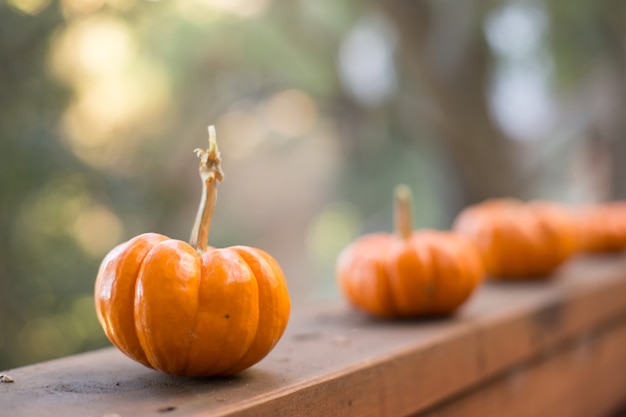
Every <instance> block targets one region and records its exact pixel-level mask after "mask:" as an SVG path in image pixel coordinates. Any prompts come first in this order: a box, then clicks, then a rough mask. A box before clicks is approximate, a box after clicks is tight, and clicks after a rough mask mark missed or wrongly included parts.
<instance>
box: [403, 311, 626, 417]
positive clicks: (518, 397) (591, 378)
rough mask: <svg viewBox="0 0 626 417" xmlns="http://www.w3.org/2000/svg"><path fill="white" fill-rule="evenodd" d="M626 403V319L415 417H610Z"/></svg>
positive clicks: (624, 317)
mask: <svg viewBox="0 0 626 417" xmlns="http://www.w3.org/2000/svg"><path fill="white" fill-rule="evenodd" d="M624 401H626V315H624V316H623V317H622V318H621V319H620V320H619V321H617V322H616V323H611V325H610V326H604V327H601V328H599V329H596V330H594V331H592V332H589V333H588V334H586V335H582V336H580V337H578V338H577V339H575V340H573V341H571V342H570V343H567V344H565V345H564V346H562V347H561V348H560V349H556V350H554V351H552V352H549V353H547V354H546V355H545V356H540V357H538V358H533V359H531V360H530V361H528V362H526V363H522V364H518V365H516V366H513V367H511V368H509V369H507V370H506V371H505V373H504V374H503V375H501V376H499V377H497V378H495V379H493V380H491V381H489V382H488V383H486V384H484V385H482V386H478V387H472V389H471V390H470V391H469V392H466V393H464V394H463V395H459V396H454V397H452V398H449V399H448V400H447V401H446V403H445V404H443V405H440V406H437V407H435V408H434V409H432V410H430V411H428V412H425V413H420V414H418V415H416V416H415V417H484V416H504V415H506V416H507V417H525V416H571V417H606V416H608V415H609V414H610V413H611V412H614V411H616V409H617V408H618V407H619V406H620V405H621V404H622V403H623V402H624Z"/></svg>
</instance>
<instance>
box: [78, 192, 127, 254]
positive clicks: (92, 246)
mask: <svg viewBox="0 0 626 417" xmlns="http://www.w3.org/2000/svg"><path fill="white" fill-rule="evenodd" d="M123 231H124V228H123V226H122V222H121V221H120V219H119V218H118V217H117V216H116V215H115V213H113V212H112V211H111V210H109V209H108V208H106V207H104V206H102V205H99V204H95V203H94V204H91V205H89V206H87V207H85V208H84V209H83V210H81V212H80V214H79V215H78V217H77V218H76V221H75V222H74V225H73V226H72V235H73V236H74V238H75V239H76V241H77V242H78V243H79V244H80V247H81V248H82V249H83V250H84V251H85V252H86V253H88V254H89V255H91V256H93V257H102V256H103V255H105V254H106V253H107V252H108V251H109V250H110V249H111V248H112V247H114V246H115V245H116V244H118V243H119V242H120V238H121V236H122V233H123Z"/></svg>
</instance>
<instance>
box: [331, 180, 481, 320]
mask: <svg viewBox="0 0 626 417" xmlns="http://www.w3.org/2000/svg"><path fill="white" fill-rule="evenodd" d="M410 195H411V194H410V190H409V189H408V187H406V186H399V187H398V188H397V189H396V209H395V210H396V233H395V234H389V233H375V234H369V235H364V236H362V237H360V238H359V239H357V240H355V241H354V242H352V243H351V244H350V245H349V246H347V247H346V248H345V249H344V250H343V251H342V253H341V254H340V255H339V257H338V260H337V265H336V276H337V279H338V281H339V284H340V287H341V289H342V290H343V293H344V295H345V296H346V298H347V299H348V301H349V302H351V303H352V304H353V305H354V306H356V307H357V308H359V309H361V310H364V311H366V312H368V313H370V314H372V315H374V316H378V317H383V318H395V317H415V316H423V315H440V314H449V313H451V312H453V311H454V310H455V309H457V308H458V307H459V306H460V305H461V304H462V303H463V302H464V301H465V300H467V298H468V297H469V296H470V295H471V294H472V292H473V291H474V289H475V288H476V287H477V286H478V284H479V283H480V282H481V281H482V277H483V269H482V265H481V261H480V256H479V254H478V252H477V250H476V249H475V248H474V246H473V245H472V244H471V242H469V241H468V240H467V239H465V238H464V237H462V236H459V235H456V234H454V233H450V232H440V231H435V230H421V231H413V230H412V226H411V216H410V198H411V197H410Z"/></svg>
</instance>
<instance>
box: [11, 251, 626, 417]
mask: <svg viewBox="0 0 626 417" xmlns="http://www.w3.org/2000/svg"><path fill="white" fill-rule="evenodd" d="M294 310H295V311H294V313H293V317H292V320H291V322H290V324H289V326H288V328H287V332H286V334H285V336H284V337H283V339H282V340H281V341H280V342H279V344H278V346H277V347H276V348H275V349H274V351H273V352H272V353H270V355H269V356H268V357H267V358H266V359H264V360H263V361H262V362H260V363H259V364H257V365H256V366H254V367H253V368H251V369H249V370H247V371H245V372H243V373H241V374H240V375H238V376H236V377H233V378H228V379H189V378H178V377H172V376H168V375H164V374H161V373H159V372H156V371H153V370H150V369H147V368H145V367H143V366H141V365H139V364H136V363H135V362H133V361H131V360H130V359H128V358H126V357H125V356H124V355H123V354H121V353H120V352H118V351H117V350H116V349H113V348H108V349H103V350H99V351H94V352H89V353H85V354H81V355H76V356H72V357H67V358H62V359H58V360H54V361H50V362H45V363H41V364H36V365H32V366H27V367H24V368H18V369H13V370H6V371H2V372H0V373H4V374H7V375H9V376H11V377H12V378H13V379H14V380H15V382H12V383H0V416H2V417H4V416H7V417H8V416H11V417H21V416H24V417H26V416H28V417H30V416H37V417H46V416H67V417H70V416H91V417H104V416H108V417H114V416H120V417H128V416H167V417H169V416H172V417H173V416H198V417H200V416H261V417H263V416H268V417H269V416H405V415H411V414H418V413H425V414H424V415H426V416H429V417H431V416H440V415H441V416H457V415H458V416H461V415H463V416H468V417H469V416H474V415H476V416H478V415H481V416H490V415H507V416H508V415H515V416H517V415H519V416H524V415H528V416H543V415H546V416H549V415H559V416H570V415H571V416H594V415H598V416H600V415H602V414H595V411H597V412H598V413H600V412H608V411H610V407H611V406H615V404H618V403H619V402H620V401H624V400H626V368H625V367H626V256H606V257H587V258H579V259H576V260H574V261H572V262H570V263H569V264H568V265H566V266H565V267H564V268H562V269H561V270H560V271H559V272H558V273H557V274H555V276H554V277H552V278H551V279H550V280H548V281H534V282H518V283H492V282H488V283H486V284H485V285H483V287H482V288H480V290H479V291H478V293H477V294H476V295H475V296H474V297H473V298H472V299H471V300H470V302H469V303H468V304H467V305H466V306H464V307H463V309H462V310H461V311H460V312H459V313H458V314H457V315H455V316H452V317H443V318H437V319H428V320H404V321H393V322H383V321H380V320H373V319H370V318H368V317H366V316H365V315H363V314H360V313H358V312H355V311H353V310H352V309H351V308H350V307H349V306H346V305H343V304H341V303H338V304H328V305H317V306H312V307H301V308H300V309H298V308H295V309H294ZM581 358H583V359H584V358H588V359H589V360H583V359H581ZM519 375H523V376H522V377H520V376H519ZM590 378H591V381H595V382H592V383H591V384H590V383H589V382H590V381H589V379H590ZM581 379H582V380H584V379H587V382H586V383H583V382H581ZM537 381H539V382H537ZM605 383H606V384H611V388H610V389H604V388H601V386H602V385H601V384H605ZM535 385H537V386H540V387H542V389H541V391H540V392H543V394H541V395H538V394H536V392H537V389H534V390H530V391H529V389H530V388H532V387H534V386H535ZM511 387H513V388H511ZM529 387H530V388H529ZM544 391H545V392H544ZM515 393H518V394H515ZM520 393H524V395H531V394H532V395H534V397H533V396H532V395H531V397H530V398H540V400H536V406H523V404H522V403H520V398H526V400H524V401H531V400H528V398H529V397H523V396H522V397H520V395H521V394H520ZM484 401H490V402H489V403H484ZM532 401H535V400H532ZM576 401H579V402H580V404H581V405H580V407H583V408H582V409H583V410H585V412H587V414H581V412H580V411H576V410H578V409H579V407H578V406H576V404H575V402H576ZM477 404H478V405H477ZM485 404H486V405H485ZM493 404H499V405H498V407H499V408H490V407H496V406H495V405H493ZM520 404H522V405H520ZM558 404H561V407H562V408H560V409H562V410H564V412H560V413H558V414H554V413H552V411H553V410H555V409H559V408H555V407H557V406H558ZM513 406H515V407H518V409H519V410H521V411H519V413H516V414H503V412H502V411H501V410H505V411H506V410H507V409H509V407H513ZM459 407H461V408H459ZM463 407H465V409H466V410H470V411H471V410H474V411H472V412H473V413H474V414H472V413H470V412H467V414H465V411H464V409H463ZM481 407H482V408H481ZM475 410H478V411H475ZM484 410H487V411H489V410H496V411H498V410H500V411H498V412H495V411H494V412H495V414H492V413H490V412H483V411H484ZM594 410H595V411H594ZM537 412H540V413H539V414H536V413H537ZM544 412H545V413H544ZM546 413H547V414H546Z"/></svg>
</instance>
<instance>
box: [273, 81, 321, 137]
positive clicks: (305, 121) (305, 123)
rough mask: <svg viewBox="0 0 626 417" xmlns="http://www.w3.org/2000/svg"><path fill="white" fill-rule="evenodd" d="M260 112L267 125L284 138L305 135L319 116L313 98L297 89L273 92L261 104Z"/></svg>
mask: <svg viewBox="0 0 626 417" xmlns="http://www.w3.org/2000/svg"><path fill="white" fill-rule="evenodd" d="M261 113H262V114H263V116H264V119H265V122H266V123H267V125H268V127H269V128H270V129H272V130H274V131H275V132H277V133H279V134H280V135H282V136H284V137H286V138H296V137H301V136H304V135H306V134H307V133H309V132H310V131H311V129H312V128H313V127H314V126H315V124H316V123H317V121H318V118H319V117H318V112H317V107H316V105H315V102H314V101H313V99H312V98H311V97H310V96H309V95H307V94H306V93H304V92H302V91H299V90H286V91H281V92H278V93H276V94H274V95H273V96H272V97H270V98H269V99H268V100H267V102H265V103H264V104H263V105H262V109H261Z"/></svg>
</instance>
